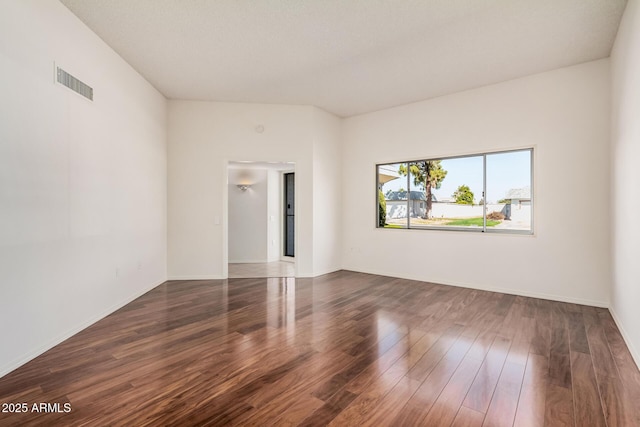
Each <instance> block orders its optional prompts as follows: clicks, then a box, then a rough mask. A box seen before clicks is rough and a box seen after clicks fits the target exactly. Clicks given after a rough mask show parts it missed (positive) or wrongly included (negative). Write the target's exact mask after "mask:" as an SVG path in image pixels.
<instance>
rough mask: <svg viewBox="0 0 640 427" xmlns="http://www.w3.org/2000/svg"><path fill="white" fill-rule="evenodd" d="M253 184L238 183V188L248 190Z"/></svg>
mask: <svg viewBox="0 0 640 427" xmlns="http://www.w3.org/2000/svg"><path fill="white" fill-rule="evenodd" d="M250 187H251V186H250V185H246V184H238V188H239V189H240V190H242V191H247V190H248V189H249V188H250Z"/></svg>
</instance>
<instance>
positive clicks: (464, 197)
mask: <svg viewBox="0 0 640 427" xmlns="http://www.w3.org/2000/svg"><path fill="white" fill-rule="evenodd" d="M453 198H454V199H456V203H457V204H459V205H473V191H471V189H470V188H469V186H468V185H461V186H460V187H458V189H457V190H456V192H455V193H453Z"/></svg>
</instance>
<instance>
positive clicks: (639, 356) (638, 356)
mask: <svg viewBox="0 0 640 427" xmlns="http://www.w3.org/2000/svg"><path fill="white" fill-rule="evenodd" d="M609 313H611V317H613V321H614V322H616V325H617V326H618V330H619V331H620V334H621V335H622V338H623V339H624V342H625V344H627V348H628V349H629V352H630V353H631V357H632V358H633V361H634V362H635V363H636V366H637V367H638V369H640V352H638V349H637V348H635V346H634V345H633V342H632V341H631V337H630V336H629V334H628V333H627V330H626V329H625V328H624V326H623V325H622V322H620V318H619V317H618V315H617V314H616V311H615V310H614V309H613V307H609Z"/></svg>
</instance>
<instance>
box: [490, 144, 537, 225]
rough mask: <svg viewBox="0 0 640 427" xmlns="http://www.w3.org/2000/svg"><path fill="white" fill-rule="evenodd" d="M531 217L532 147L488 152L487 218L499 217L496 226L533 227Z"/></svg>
mask: <svg viewBox="0 0 640 427" xmlns="http://www.w3.org/2000/svg"><path fill="white" fill-rule="evenodd" d="M531 220H532V199H531V150H523V151H512V152H508V153H496V154H487V222H489V221H492V222H493V221H498V224H496V225H495V226H493V229H495V230H518V231H531V230H532V228H531V224H532V221H531ZM487 231H491V227H487Z"/></svg>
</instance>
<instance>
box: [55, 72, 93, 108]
mask: <svg viewBox="0 0 640 427" xmlns="http://www.w3.org/2000/svg"><path fill="white" fill-rule="evenodd" d="M56 74H57V80H58V83H60V84H61V85H64V86H66V87H68V88H69V89H71V90H72V91H74V92H77V93H79V94H80V95H82V96H84V97H85V98H87V99H89V100H91V101H93V88H92V87H91V86H89V85H87V84H86V83H84V82H82V81H80V80H78V79H76V78H75V77H73V76H72V75H71V74H69V73H67V72H66V71H65V70H63V69H62V68H60V67H57V68H56Z"/></svg>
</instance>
